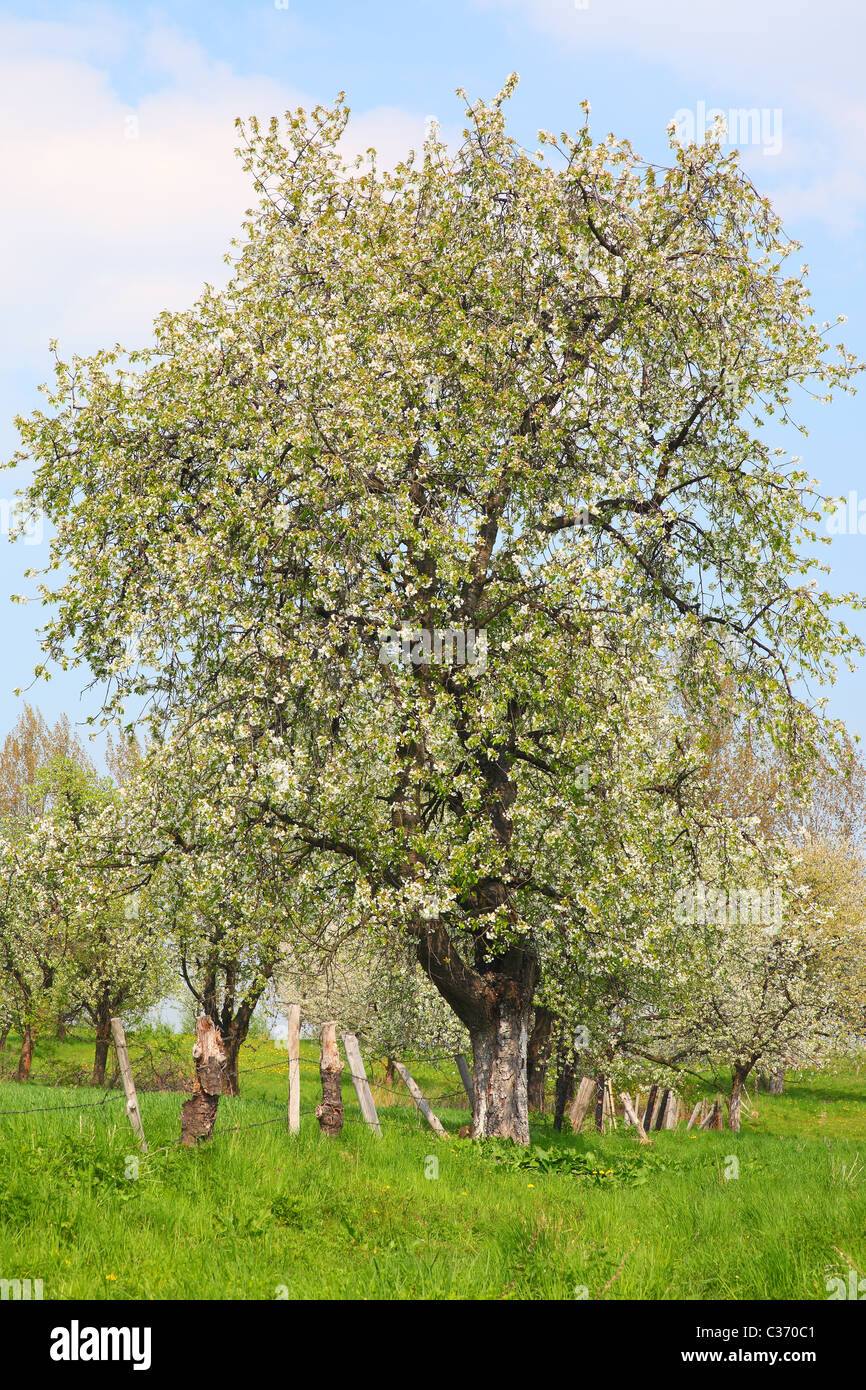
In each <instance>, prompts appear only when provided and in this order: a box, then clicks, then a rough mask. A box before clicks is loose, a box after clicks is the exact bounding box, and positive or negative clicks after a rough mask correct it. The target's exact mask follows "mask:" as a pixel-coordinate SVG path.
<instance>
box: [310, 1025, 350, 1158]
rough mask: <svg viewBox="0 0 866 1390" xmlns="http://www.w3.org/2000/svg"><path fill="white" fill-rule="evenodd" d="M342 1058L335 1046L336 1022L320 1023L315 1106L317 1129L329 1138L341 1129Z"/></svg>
mask: <svg viewBox="0 0 866 1390" xmlns="http://www.w3.org/2000/svg"><path fill="white" fill-rule="evenodd" d="M342 1074H343V1059H342V1058H341V1056H340V1049H339V1048H338V1047H337V1025H336V1023H323V1024H322V1055H321V1058H320V1060H319V1075H320V1076H321V1078H322V1103H321V1105H317V1106H316V1119H317V1120H318V1121H319V1129H320V1130H321V1131H322V1133H323V1134H326V1135H327V1136H328V1138H329V1139H336V1138H337V1136H338V1135H339V1134H340V1133H341V1132H342V1129H343V1089H342Z"/></svg>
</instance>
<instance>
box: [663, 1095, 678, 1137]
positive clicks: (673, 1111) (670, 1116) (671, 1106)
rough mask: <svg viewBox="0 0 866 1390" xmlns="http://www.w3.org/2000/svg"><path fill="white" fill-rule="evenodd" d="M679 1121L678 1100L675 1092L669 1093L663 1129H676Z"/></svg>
mask: <svg viewBox="0 0 866 1390" xmlns="http://www.w3.org/2000/svg"><path fill="white" fill-rule="evenodd" d="M679 1119H680V1098H679V1096H678V1095H677V1093H676V1091H671V1093H670V1096H669V1097H668V1108H667V1110H666V1111H665V1129H676V1127H677V1125H678V1124H679Z"/></svg>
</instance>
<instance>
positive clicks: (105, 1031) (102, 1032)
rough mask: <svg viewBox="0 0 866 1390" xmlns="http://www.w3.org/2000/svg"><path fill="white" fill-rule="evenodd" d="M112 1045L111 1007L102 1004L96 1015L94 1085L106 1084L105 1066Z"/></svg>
mask: <svg viewBox="0 0 866 1390" xmlns="http://www.w3.org/2000/svg"><path fill="white" fill-rule="evenodd" d="M110 1045H111V1009H110V1007H109V1006H108V1004H105V1005H104V1006H100V1009H99V1012H98V1014H97V1016H96V1047H95V1049H94V1053H93V1076H92V1077H91V1084H92V1085H93V1086H104V1085H105V1068H106V1064H107V1062H108V1049H109V1047H110Z"/></svg>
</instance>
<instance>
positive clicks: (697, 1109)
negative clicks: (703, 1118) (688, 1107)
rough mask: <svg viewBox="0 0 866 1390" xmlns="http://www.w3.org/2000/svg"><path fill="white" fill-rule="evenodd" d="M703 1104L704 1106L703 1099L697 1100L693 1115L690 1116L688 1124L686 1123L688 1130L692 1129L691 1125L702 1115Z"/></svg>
mask: <svg viewBox="0 0 866 1390" xmlns="http://www.w3.org/2000/svg"><path fill="white" fill-rule="evenodd" d="M702 1106H703V1101H702V1100H697V1101H695V1108H694V1110H693V1111H692V1113H691V1115H690V1116H689V1122H688V1124H687V1125H686V1129H687V1130H689V1129H691V1127H692V1125H693V1124H694V1122H695V1120H696V1119H697V1118H698V1116H699V1115H700V1113H701V1107H702Z"/></svg>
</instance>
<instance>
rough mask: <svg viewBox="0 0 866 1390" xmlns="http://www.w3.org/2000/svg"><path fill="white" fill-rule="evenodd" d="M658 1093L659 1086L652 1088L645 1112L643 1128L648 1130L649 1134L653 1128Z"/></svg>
mask: <svg viewBox="0 0 866 1390" xmlns="http://www.w3.org/2000/svg"><path fill="white" fill-rule="evenodd" d="M658 1093H659V1088H658V1086H650V1092H649V1097H648V1099H647V1103H646V1109H645V1110H644V1112H643V1127H644V1129H645V1130H646V1132H647V1134H649V1132H650V1130H651V1129H652V1127H653V1113H654V1111H655V1108H656V1096H657V1095H658Z"/></svg>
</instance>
